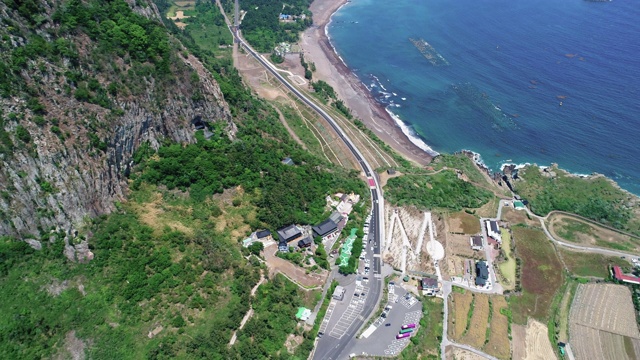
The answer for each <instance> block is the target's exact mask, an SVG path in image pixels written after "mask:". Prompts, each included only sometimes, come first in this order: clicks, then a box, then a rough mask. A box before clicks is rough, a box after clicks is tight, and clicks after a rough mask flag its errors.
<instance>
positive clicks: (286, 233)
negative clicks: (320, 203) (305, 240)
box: [277, 225, 302, 242]
mask: <svg viewBox="0 0 640 360" xmlns="http://www.w3.org/2000/svg"><path fill="white" fill-rule="evenodd" d="M277 233H278V237H279V238H280V241H286V242H292V241H295V240H299V239H300V238H301V237H302V231H300V229H298V227H297V226H295V225H289V226H286V227H283V228H282V229H278V231H277Z"/></svg>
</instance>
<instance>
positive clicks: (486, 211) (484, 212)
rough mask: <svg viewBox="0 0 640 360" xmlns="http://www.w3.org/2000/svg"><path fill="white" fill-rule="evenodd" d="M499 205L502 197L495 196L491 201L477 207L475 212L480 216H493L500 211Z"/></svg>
mask: <svg viewBox="0 0 640 360" xmlns="http://www.w3.org/2000/svg"><path fill="white" fill-rule="evenodd" d="M498 206H500V198H498V197H497V196H494V197H492V198H491V200H489V202H487V203H486V204H484V205H482V206H481V207H480V208H478V209H476V210H475V212H474V214H475V215H477V216H479V217H484V218H492V217H495V216H496V214H497V213H498Z"/></svg>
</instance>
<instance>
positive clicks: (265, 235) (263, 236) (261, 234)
mask: <svg viewBox="0 0 640 360" xmlns="http://www.w3.org/2000/svg"><path fill="white" fill-rule="evenodd" d="M256 237H257V238H258V240H261V241H266V240H273V237H272V236H271V231H269V230H262V231H258V232H257V233H256Z"/></svg>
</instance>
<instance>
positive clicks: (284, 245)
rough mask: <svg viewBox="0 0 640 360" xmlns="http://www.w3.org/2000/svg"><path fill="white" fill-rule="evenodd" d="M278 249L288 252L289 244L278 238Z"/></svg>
mask: <svg viewBox="0 0 640 360" xmlns="http://www.w3.org/2000/svg"><path fill="white" fill-rule="evenodd" d="M278 251H280V252H284V253H288V252H289V244H287V242H286V241H284V240H280V242H279V243H278Z"/></svg>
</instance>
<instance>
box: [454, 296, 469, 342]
mask: <svg viewBox="0 0 640 360" xmlns="http://www.w3.org/2000/svg"><path fill="white" fill-rule="evenodd" d="M449 301H450V305H451V306H450V309H451V313H450V316H449V336H451V338H453V339H454V340H456V341H458V340H459V339H460V338H462V334H463V333H464V331H465V329H466V328H467V315H468V314H469V307H470V306H471V302H472V301H473V293H471V292H470V291H465V292H464V293H459V292H453V293H452V294H451V300H449Z"/></svg>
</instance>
